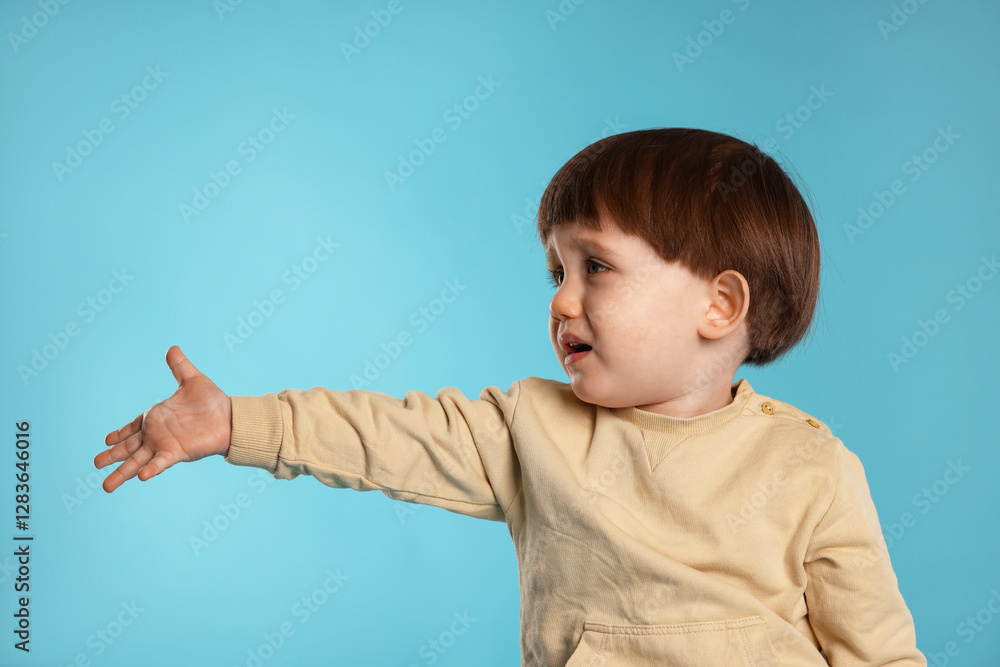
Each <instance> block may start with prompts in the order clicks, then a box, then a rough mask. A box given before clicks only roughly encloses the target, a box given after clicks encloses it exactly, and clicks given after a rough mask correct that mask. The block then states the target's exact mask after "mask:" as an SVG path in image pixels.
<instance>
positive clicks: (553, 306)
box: [549, 281, 583, 320]
mask: <svg viewBox="0 0 1000 667" xmlns="http://www.w3.org/2000/svg"><path fill="white" fill-rule="evenodd" d="M582 311H583V306H582V303H581V299H580V295H579V293H578V292H577V291H576V290H575V289H573V288H570V286H569V285H567V284H566V282H565V281H564V282H563V284H562V285H560V286H559V289H558V291H557V292H556V294H555V296H554V297H552V301H550V302H549V313H550V314H551V315H552V317H554V318H555V319H557V320H567V319H572V318H574V317H580V315H581V313H582Z"/></svg>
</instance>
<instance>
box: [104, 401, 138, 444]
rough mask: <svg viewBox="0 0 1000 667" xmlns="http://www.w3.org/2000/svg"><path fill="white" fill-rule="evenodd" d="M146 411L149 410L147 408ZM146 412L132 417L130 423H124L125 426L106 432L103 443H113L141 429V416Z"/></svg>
mask: <svg viewBox="0 0 1000 667" xmlns="http://www.w3.org/2000/svg"><path fill="white" fill-rule="evenodd" d="M146 412H149V410H146ZM146 412H143V413H142V414H141V415H139V416H138V417H136V418H135V419H133V420H132V422H131V423H130V424H125V426H122V427H121V428H120V429H118V430H117V431H112V432H111V433H108V434H107V436H105V438H104V444H105V445H114V444H117V443H119V442H121V441H122V440H125V439H126V438H128V437H131V436H132V435H134V434H136V433H138V432H139V431H140V430H141V429H142V418H143V417H145V416H146Z"/></svg>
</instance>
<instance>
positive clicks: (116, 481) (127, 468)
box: [102, 446, 153, 493]
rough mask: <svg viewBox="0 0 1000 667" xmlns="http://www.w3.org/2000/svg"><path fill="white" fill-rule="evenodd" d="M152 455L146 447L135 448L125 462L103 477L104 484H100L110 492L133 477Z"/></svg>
mask: <svg viewBox="0 0 1000 667" xmlns="http://www.w3.org/2000/svg"><path fill="white" fill-rule="evenodd" d="M152 457H153V455H152V453H151V452H150V451H149V448H148V447H146V446H142V447H140V448H139V449H137V450H136V452H135V453H134V454H133V455H132V456H130V457H129V458H128V459H127V460H126V461H125V463H123V464H121V465H120V466H118V468H117V469H116V470H115V471H114V472H113V473H111V474H110V475H108V476H107V477H106V478H105V479H104V484H103V485H102V486H103V487H104V490H105V491H107V492H108V493H111V492H112V491H114V490H115V489H117V488H118V487H119V486H121V485H122V484H124V483H125V482H127V481H128V480H130V479H132V478H133V477H135V475H136V473H137V472H139V469H140V468H141V467H142V466H144V465H146V463H148V462H149V459H151V458H152Z"/></svg>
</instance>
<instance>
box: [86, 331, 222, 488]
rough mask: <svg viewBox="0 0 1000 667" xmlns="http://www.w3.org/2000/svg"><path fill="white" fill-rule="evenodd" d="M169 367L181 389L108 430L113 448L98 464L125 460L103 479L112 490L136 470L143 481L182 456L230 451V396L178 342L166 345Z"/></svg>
mask: <svg viewBox="0 0 1000 667" xmlns="http://www.w3.org/2000/svg"><path fill="white" fill-rule="evenodd" d="M167 366H169V367H170V372H172V373H173V374H174V378H175V379H176V380H177V384H178V385H179V386H178V387H177V391H175V392H174V393H173V395H172V396H171V397H170V398H168V399H166V400H165V401H162V402H160V403H157V404H156V405H154V406H153V407H151V408H149V409H148V410H146V411H145V412H143V413H142V414H141V415H139V416H138V417H136V418H135V419H134V420H133V421H132V423H130V424H126V425H125V426H123V427H122V428H120V429H118V430H117V431H112V432H111V433H108V435H107V437H106V438H105V439H104V444H105V445H112V447H111V448H110V449H106V450H104V451H103V452H101V453H100V454H98V455H97V456H96V457H94V465H95V466H96V467H97V468H103V467H105V466H107V465H109V464H111V463H114V462H115V461H125V463H123V464H121V465H120V466H118V469H117V470H115V471H114V472H112V473H111V474H110V475H108V476H107V477H106V478H105V479H104V484H103V486H104V490H105V491H107V492H108V493H111V492H112V491H114V490H115V489H117V488H118V487H119V486H121V485H122V484H124V483H125V482H126V481H127V480H129V479H132V478H133V477H135V476H136V474H137V473H138V475H139V479H140V480H141V481H143V482H145V481H146V480H148V479H149V478H151V477H154V476H156V475H159V474H160V473H161V472H163V471H164V470H166V469H167V468H169V467H170V466H172V465H174V464H175V463H178V462H180V461H197V460H198V459H203V458H205V457H206V456H211V455H212V454H221V455H223V456H224V455H225V454H226V452H227V451H228V450H229V439H230V434H231V432H232V404H231V403H230V401H229V396H228V395H227V394H226V393H225V392H224V391H222V390H221V389H219V388H218V387H217V386H216V385H215V383H214V382H212V381H211V380H209V379H208V377H206V376H205V375H203V374H202V373H201V371H199V370H198V369H197V368H195V367H194V364H192V363H191V362H190V361H188V358H187V357H185V356H184V353H183V352H181V349H180V348H179V347H177V346H176V345H174V346H173V347H171V348H170V349H169V350H167Z"/></svg>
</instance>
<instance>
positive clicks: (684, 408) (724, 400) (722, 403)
mask: <svg viewBox="0 0 1000 667" xmlns="http://www.w3.org/2000/svg"><path fill="white" fill-rule="evenodd" d="M735 393H736V386H735V385H734V384H733V383H732V379H730V380H729V381H726V379H725V378H722V379H721V381H719V380H716V381H715V382H713V383H711V384H710V385H706V386H704V387H699V388H698V389H696V390H693V391H690V392H688V393H686V394H683V395H681V396H678V397H676V398H673V399H670V400H667V401H663V402H662V403H650V404H648V405H637V406H635V407H636V409H638V410H645V411H646V412H655V413H657V414H661V415H665V416H667V417H673V418H675V419H692V418H694V417H698V416H699V415H704V414H707V413H709V412H714V411H716V410H720V409H722V408H724V407H726V406H727V405H729V404H730V403H732V402H733V398H734V397H735Z"/></svg>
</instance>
